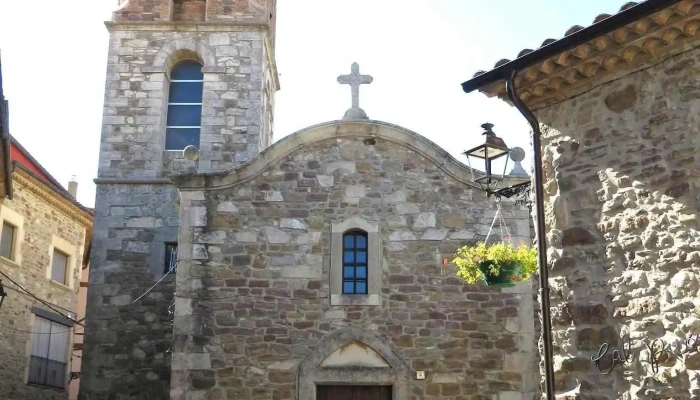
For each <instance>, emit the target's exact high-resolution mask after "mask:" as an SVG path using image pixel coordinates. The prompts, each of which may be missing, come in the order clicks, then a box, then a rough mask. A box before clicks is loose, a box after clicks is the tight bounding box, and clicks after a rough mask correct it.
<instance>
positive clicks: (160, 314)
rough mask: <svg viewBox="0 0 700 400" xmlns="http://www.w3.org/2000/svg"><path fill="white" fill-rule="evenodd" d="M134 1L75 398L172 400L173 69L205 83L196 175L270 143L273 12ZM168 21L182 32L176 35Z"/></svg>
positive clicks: (106, 129) (124, 28)
mask: <svg viewBox="0 0 700 400" xmlns="http://www.w3.org/2000/svg"><path fill="white" fill-rule="evenodd" d="M202 3H203V2H201V1H175V2H173V1H170V0H129V1H126V2H123V4H122V6H121V8H120V9H119V10H117V11H116V12H115V13H114V15H113V21H111V22H108V23H107V28H108V30H109V31H110V41H109V58H108V66H107V77H106V85H105V103H104V116H103V125H102V136H101V143H100V158H99V170H98V177H97V180H96V183H97V197H96V201H95V204H96V206H95V208H96V210H95V226H94V238H93V242H92V243H93V245H92V251H91V268H90V287H89V299H88V309H87V324H88V326H87V329H86V336H85V343H84V353H83V354H84V359H83V364H82V378H81V382H80V383H81V389H80V398H81V399H89V400H96V399H97V400H101V399H114V398H121V397H123V396H128V397H129V398H140V399H149V400H150V399H168V398H169V390H170V389H169V388H170V355H169V353H168V351H169V349H170V347H171V342H172V327H171V323H172V315H170V314H169V309H170V306H171V304H172V301H173V292H174V280H175V279H174V276H168V277H166V278H165V279H164V280H163V281H162V282H161V283H160V284H158V285H157V286H156V287H155V288H154V289H153V290H152V291H151V292H150V293H149V294H148V295H146V296H144V297H143V298H142V299H141V300H139V301H138V302H136V303H134V301H135V300H136V299H137V298H138V297H139V296H141V295H142V294H144V293H145V292H146V291H147V290H148V289H149V288H150V287H151V286H152V285H153V284H154V283H155V282H156V281H158V280H159V279H160V278H161V277H162V276H163V273H164V265H165V245H166V243H172V242H175V243H176V242H177V233H178V219H179V210H178V191H177V189H176V188H175V187H174V186H172V183H171V182H170V181H169V180H168V179H167V176H168V175H170V174H172V173H173V172H177V171H180V170H182V169H183V168H185V167H186V166H187V165H188V164H187V163H186V161H185V160H184V159H183V157H182V152H181V151H179V152H173V151H165V150H164V144H165V110H166V102H167V93H168V91H167V89H168V83H167V82H168V74H169V70H170V67H172V66H173V65H174V64H175V63H176V62H178V61H180V60H183V59H195V60H197V61H199V62H200V63H201V64H202V65H203V68H202V71H203V73H204V86H203V104H202V110H203V112H202V120H201V121H202V123H201V125H202V126H201V135H200V151H201V153H200V154H201V157H200V160H199V161H198V168H199V170H200V171H210V170H222V169H230V168H234V167H236V166H238V165H240V164H241V163H244V162H247V161H248V160H250V159H251V158H253V157H254V156H255V155H257V154H258V153H259V152H260V151H261V149H264V148H265V147H267V146H269V144H270V143H271V141H272V129H273V120H272V110H273V104H274V93H275V91H276V90H277V89H278V81H277V72H276V70H275V58H274V25H275V18H276V13H275V10H274V3H275V2H274V1H273V0H268V1H253V0H251V1H248V0H236V1H231V0H220V1H214V0H210V1H207V2H206V12H203V11H202V8H201V5H202ZM172 21H177V24H173V22H172Z"/></svg>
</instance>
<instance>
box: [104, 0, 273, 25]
mask: <svg viewBox="0 0 700 400" xmlns="http://www.w3.org/2000/svg"><path fill="white" fill-rule="evenodd" d="M274 9H275V1H274V0H126V1H125V2H124V3H122V5H121V7H120V8H119V9H118V10H117V11H115V12H114V16H113V19H114V21H118V22H135V21H139V22H166V21H171V20H172V21H204V20H205V16H206V20H207V21H237V22H242V21H247V22H250V21H256V22H258V21H263V22H264V21H266V20H267V19H268V18H270V17H271V16H270V15H269V14H271V13H273V11H274Z"/></svg>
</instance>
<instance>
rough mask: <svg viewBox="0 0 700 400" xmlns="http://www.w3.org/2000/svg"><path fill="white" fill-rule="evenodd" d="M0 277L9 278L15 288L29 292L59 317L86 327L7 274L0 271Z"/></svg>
mask: <svg viewBox="0 0 700 400" xmlns="http://www.w3.org/2000/svg"><path fill="white" fill-rule="evenodd" d="M0 275H2V276H4V277H5V278H7V280H8V281H10V282H12V283H13V284H14V285H15V286H17V287H19V288H20V289H22V290H23V291H25V292H27V294H28V295H30V296H32V297H33V298H34V299H35V300H37V301H39V302H41V303H42V304H44V305H45V306H46V307H48V308H50V309H52V310H53V311H55V312H57V313H58V314H59V315H61V316H62V317H64V318H67V319H69V320H71V321H73V322H74V323H76V324H78V325H80V326H83V327H84V326H85V325H83V324H82V323H80V322H77V321H76V320H74V319H73V318H71V317H70V316H68V315H66V314H64V313H63V312H61V311H59V310H58V309H56V308H55V307H54V306H53V304H51V303H49V302H47V301H45V300H42V299H40V298H38V297H37V296H35V295H34V294H33V293H32V292H30V291H29V290H27V289H25V288H24V286H22V285H20V284H19V283H17V282H15V281H14V280H13V279H12V278H10V276H9V275H7V274H6V273H4V272H2V271H0Z"/></svg>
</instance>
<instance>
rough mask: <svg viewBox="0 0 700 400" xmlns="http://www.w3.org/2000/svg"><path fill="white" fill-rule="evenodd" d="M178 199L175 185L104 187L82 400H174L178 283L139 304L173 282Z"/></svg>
mask: <svg viewBox="0 0 700 400" xmlns="http://www.w3.org/2000/svg"><path fill="white" fill-rule="evenodd" d="M177 198H178V193H177V189H175V188H174V187H172V186H171V185H164V184H161V185H143V184H131V185H127V184H100V185H98V186H97V201H96V203H95V204H96V207H95V225H94V228H93V229H94V231H93V232H94V234H93V242H92V250H91V252H90V256H91V257H90V282H89V290H88V299H87V310H86V315H87V320H86V328H87V332H86V334H85V338H84V344H83V349H84V350H83V360H82V361H83V362H82V377H81V380H80V397H79V398H80V399H89V400H93V399H110V398H113V396H115V395H125V394H141V395H143V396H149V397H147V398H149V399H168V395H167V392H168V387H169V379H170V355H169V353H168V350H169V349H170V346H171V343H172V326H171V322H172V319H171V315H170V314H169V313H168V308H169V307H170V305H171V304H172V302H173V291H174V280H175V279H174V276H173V275H172V274H171V275H169V276H167V277H165V279H163V281H162V282H160V283H159V284H158V285H156V286H155V287H154V288H153V289H152V290H151V291H150V292H148V294H147V295H145V296H144V297H143V298H141V299H140V300H138V301H136V300H137V299H138V298H139V297H140V296H141V295H143V294H145V293H146V291H147V290H148V289H149V288H150V287H151V286H153V285H154V284H155V283H156V282H157V281H158V280H159V279H160V278H161V277H163V275H164V274H165V243H167V242H177V234H178V210H177V207H178V205H177ZM110 396H112V397H110Z"/></svg>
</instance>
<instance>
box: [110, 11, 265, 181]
mask: <svg viewBox="0 0 700 400" xmlns="http://www.w3.org/2000/svg"><path fill="white" fill-rule="evenodd" d="M110 30H111V39H110V48H109V62H108V66H107V82H106V89H105V104H104V117H103V127H102V139H101V145H100V161H99V172H98V175H99V177H100V178H117V177H118V178H155V177H162V176H166V175H168V174H169V173H171V172H172V171H179V170H181V169H183V168H184V167H185V166H186V165H190V164H191V163H186V162H185V160H184V158H183V157H182V152H181V151H165V150H164V146H165V110H166V102H167V92H168V90H167V89H168V88H167V86H168V83H167V80H168V79H167V74H168V73H169V72H168V71H169V68H170V66H172V65H173V64H174V63H175V62H177V61H178V60H179V59H181V58H183V57H195V58H198V59H199V60H200V61H201V62H202V63H203V65H204V68H203V71H204V81H205V82H204V91H203V104H202V110H203V111H202V128H201V136H200V150H201V158H200V160H199V162H198V163H199V164H198V167H199V169H200V171H208V170H224V169H231V168H234V167H236V166H238V165H240V164H241V163H243V162H246V161H248V160H250V159H251V158H252V157H254V156H255V155H257V154H258V153H259V152H260V151H261V150H262V149H263V148H264V146H269V144H271V143H272V126H273V125H272V123H271V113H269V115H268V113H265V111H266V110H272V109H273V108H274V94H275V92H276V90H277V87H278V84H277V72H276V69H275V65H274V56H273V55H272V53H271V51H272V50H271V48H270V46H268V44H267V43H269V40H268V39H267V37H268V35H267V31H266V28H264V27H256V26H238V25H235V24H229V25H220V26H207V27H204V26H202V27H198V25H196V24H192V25H183V26H179V25H178V26H173V25H157V24H156V25H147V26H146V25H129V24H116V25H111V26H110Z"/></svg>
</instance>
